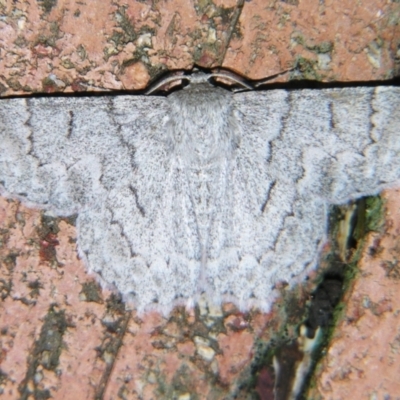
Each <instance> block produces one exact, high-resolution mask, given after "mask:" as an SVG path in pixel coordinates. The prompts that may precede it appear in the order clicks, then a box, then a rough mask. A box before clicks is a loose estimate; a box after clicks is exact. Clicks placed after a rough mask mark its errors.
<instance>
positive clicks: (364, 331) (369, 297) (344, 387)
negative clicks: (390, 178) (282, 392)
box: [309, 190, 400, 399]
mask: <svg viewBox="0 0 400 400" xmlns="http://www.w3.org/2000/svg"><path fill="white" fill-rule="evenodd" d="M384 198H385V199H386V208H387V210H386V227H385V228H386V229H385V232H384V233H381V234H379V233H371V234H370V235H369V237H368V240H367V243H366V244H365V248H364V251H363V255H362V258H361V260H360V262H359V264H358V268H359V271H358V276H357V277H356V279H355V280H354V281H353V285H352V287H351V288H350V290H349V291H348V292H347V294H346V296H345V299H344V303H345V304H346V309H345V310H344V311H343V315H342V316H341V317H340V320H341V321H340V323H339V325H338V326H337V328H336V331H335V332H334V334H333V337H332V341H331V343H330V345H329V347H328V349H327V352H326V357H325V358H324V359H323V360H322V362H321V363H320V364H319V365H318V368H317V371H316V376H315V381H316V387H315V388H314V389H313V390H312V391H311V393H310V396H309V398H312V399H318V398H321V399H351V398H369V399H389V398H392V397H393V396H398V395H399V393H400V382H399V379H398V377H399V376H400V296H399V293H400V264H399V260H400V190H397V191H395V190H393V191H391V192H385V194H384ZM361 395H362V396H361ZM394 398H396V397H394Z"/></svg>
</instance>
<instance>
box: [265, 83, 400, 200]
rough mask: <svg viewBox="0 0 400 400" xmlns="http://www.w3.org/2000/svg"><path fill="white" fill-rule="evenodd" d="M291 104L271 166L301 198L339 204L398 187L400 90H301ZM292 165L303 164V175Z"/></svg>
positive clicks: (292, 94)
mask: <svg viewBox="0 0 400 400" xmlns="http://www.w3.org/2000/svg"><path fill="white" fill-rule="evenodd" d="M289 102H290V104H291V108H290V111H289V114H288V116H287V118H286V126H285V128H284V130H283V134H282V136H281V137H280V138H279V139H277V140H276V142H275V143H274V146H275V149H274V152H273V155H272V159H271V162H272V163H273V164H274V165H275V166H276V167H277V168H276V173H277V174H282V173H284V174H285V173H286V172H287V174H288V175H291V176H292V177H293V178H296V180H297V181H298V183H299V188H300V189H301V190H302V191H303V193H310V195H316V196H319V197H321V198H324V199H326V200H327V201H328V202H330V203H335V204H338V203H343V202H346V201H348V200H350V199H354V198H357V197H361V196H365V195H371V194H376V193H378V192H379V191H381V190H382V189H384V188H387V187H389V186H393V185H395V184H397V183H398V182H399V180H400V157H399V156H400V133H399V125H400V88H398V87H390V86H389V87H384V86H381V87H376V88H368V87H361V88H339V89H323V90H317V91H316V90H301V91H295V92H292V93H291V94H290V95H289ZM283 159H285V160H288V167H287V168H286V170H283V169H282V168H279V160H283ZM292 159H293V160H299V159H300V163H299V165H301V167H302V171H301V174H300V171H299V170H298V169H297V170H296V167H295V166H294V165H293V162H292V161H291V160H292Z"/></svg>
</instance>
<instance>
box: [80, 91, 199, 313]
mask: <svg viewBox="0 0 400 400" xmlns="http://www.w3.org/2000/svg"><path fill="white" fill-rule="evenodd" d="M151 99H152V102H151V104H148V103H147V104H145V105H143V108H145V107H147V110H146V111H145V112H144V113H143V115H141V116H140V117H138V116H136V115H132V110H133V109H135V105H136V98H132V97H118V98H115V99H114V101H113V116H114V120H115V122H116V124H117V126H118V129H119V135H120V136H121V137H122V139H123V142H124V143H126V144H127V145H128V147H129V148H130V149H131V153H130V154H129V156H130V162H131V164H132V168H131V171H130V176H129V177H128V178H127V179H126V181H124V182H123V184H118V185H115V186H114V187H113V188H111V189H110V190H109V191H108V193H107V196H106V199H105V202H104V203H103V204H102V206H101V207H99V208H98V209H96V210H90V211H89V212H88V213H85V214H84V215H82V217H81V218H80V220H79V221H80V222H79V228H80V239H81V240H80V243H81V246H82V249H83V251H84V252H85V254H86V257H87V258H88V259H89V261H90V265H91V266H92V267H93V268H94V269H95V270H96V271H97V272H99V273H101V275H102V277H103V278H104V280H105V281H106V282H115V283H116V286H117V287H118V289H119V290H120V291H121V292H122V293H123V294H124V295H125V298H126V299H127V300H129V299H131V300H132V301H133V302H134V303H135V305H136V306H137V307H138V308H139V309H143V308H144V307H146V306H148V305H150V307H151V305H154V306H155V307H157V308H158V309H163V310H165V311H167V310H168V309H169V308H170V307H172V305H173V304H176V303H177V302H179V301H180V300H181V299H188V298H193V296H194V293H195V292H196V282H197V278H198V275H199V266H200V249H199V238H198V236H197V227H196V222H195V216H194V213H193V206H192V204H191V201H190V198H189V196H188V192H189V190H188V187H187V185H188V182H187V179H186V175H185V169H184V167H183V165H182V163H181V160H180V159H179V158H177V157H173V156H172V149H171V143H170V141H169V135H170V134H171V132H169V129H170V127H169V125H168V117H167V115H168V109H167V105H166V101H167V100H166V99H165V98H159V97H153V98H151ZM182 301H183V300H182Z"/></svg>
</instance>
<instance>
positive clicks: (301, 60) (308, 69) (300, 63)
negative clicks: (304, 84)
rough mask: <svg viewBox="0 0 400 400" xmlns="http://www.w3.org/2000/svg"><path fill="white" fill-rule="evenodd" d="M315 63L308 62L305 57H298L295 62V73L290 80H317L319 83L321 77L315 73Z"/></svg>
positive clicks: (313, 61)
mask: <svg viewBox="0 0 400 400" xmlns="http://www.w3.org/2000/svg"><path fill="white" fill-rule="evenodd" d="M317 64H318V63H317V61H316V60H309V59H307V58H305V57H302V56H300V57H298V58H297V59H296V61H295V65H294V69H295V71H294V72H293V73H292V75H291V79H292V80H302V79H305V80H317V81H320V80H321V79H322V76H321V75H320V74H319V73H318V72H317Z"/></svg>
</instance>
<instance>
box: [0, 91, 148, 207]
mask: <svg viewBox="0 0 400 400" xmlns="http://www.w3.org/2000/svg"><path fill="white" fill-rule="evenodd" d="M132 103H133V104H132V105H133V108H132V111H131V112H132V114H133V115H134V118H136V119H138V120H139V119H141V118H146V114H147V112H148V108H149V107H150V105H149V103H151V99H150V98H146V97H143V96H140V97H136V98H135V101H134V102H132ZM146 104H147V105H148V107H147V108H146ZM112 107H113V106H112V100H111V98H108V97H90V98H85V97H80V98H66V97H65V98H36V99H7V100H2V101H1V102H0V181H1V184H2V186H3V192H4V193H5V194H8V195H11V196H15V197H18V198H20V199H21V200H23V201H25V202H27V203H31V204H32V205H35V206H39V207H43V208H47V209H51V210H53V211H55V212H56V213H57V214H58V215H69V214H73V213H76V212H78V211H82V210H84V209H87V208H91V207H94V206H95V205H96V204H98V203H99V201H100V200H101V199H103V198H104V196H105V194H106V193H107V191H108V190H110V189H111V188H113V187H115V186H117V185H123V184H124V182H127V181H128V180H129V178H130V176H131V175H132V160H131V156H130V153H131V149H130V147H129V146H128V145H127V144H126V143H124V141H123V138H122V137H121V135H120V134H119V131H118V125H117V124H115V121H114V119H113V112H112Z"/></svg>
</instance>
